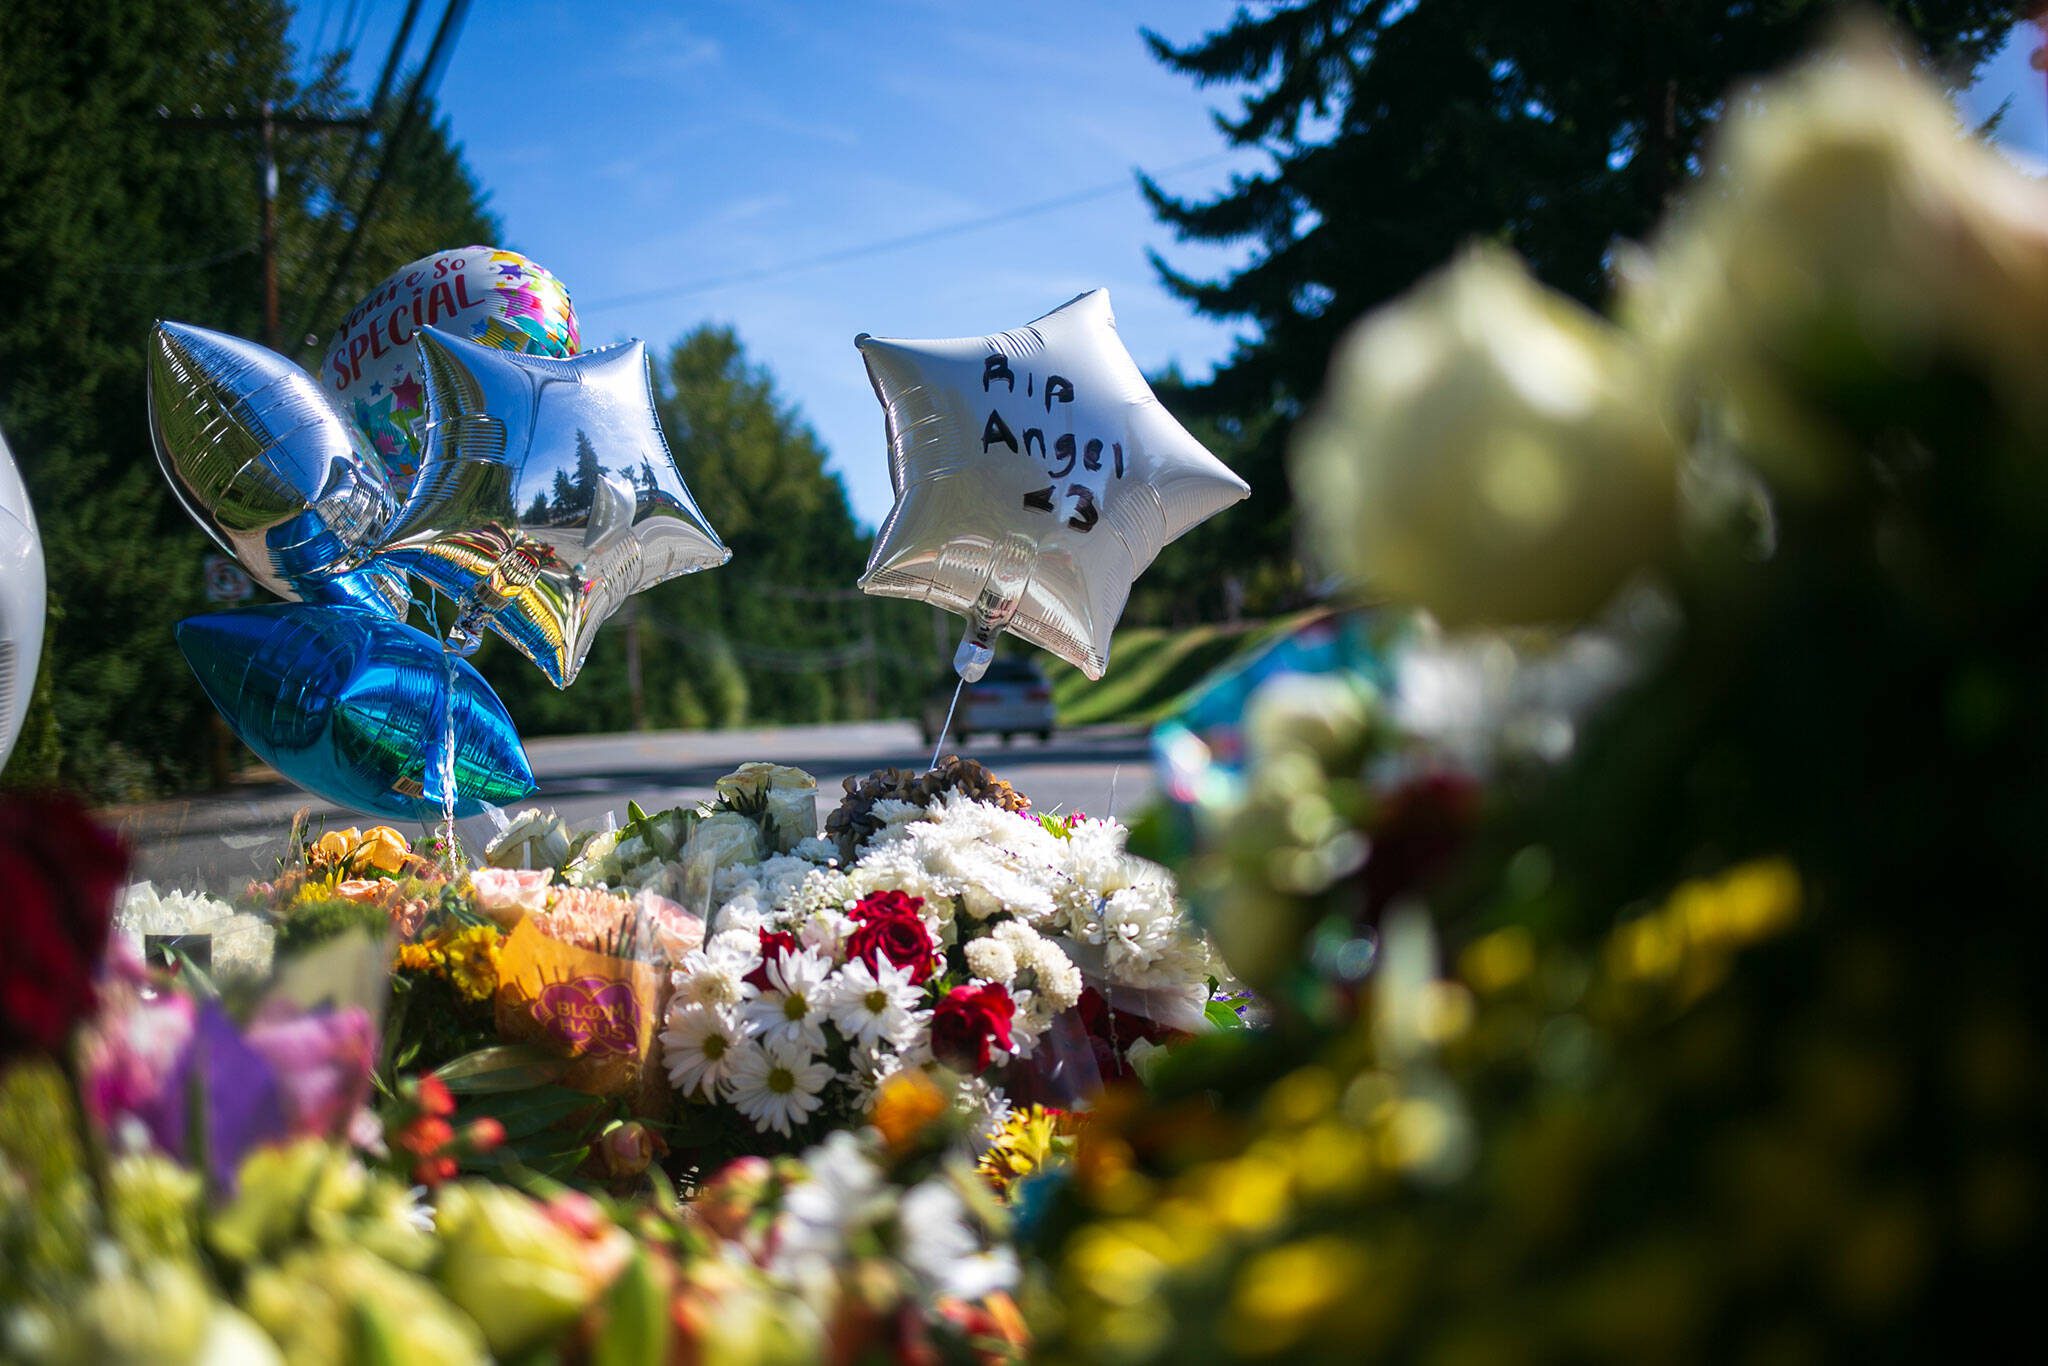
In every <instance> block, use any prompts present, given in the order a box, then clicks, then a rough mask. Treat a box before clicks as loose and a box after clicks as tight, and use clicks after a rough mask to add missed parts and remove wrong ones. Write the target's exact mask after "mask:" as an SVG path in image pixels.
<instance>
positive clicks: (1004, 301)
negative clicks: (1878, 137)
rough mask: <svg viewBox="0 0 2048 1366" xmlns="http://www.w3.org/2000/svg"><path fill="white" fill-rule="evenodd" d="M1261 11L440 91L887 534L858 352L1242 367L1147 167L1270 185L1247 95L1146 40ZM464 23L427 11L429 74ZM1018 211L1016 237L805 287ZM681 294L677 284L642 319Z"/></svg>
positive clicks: (679, 24)
mask: <svg viewBox="0 0 2048 1366" xmlns="http://www.w3.org/2000/svg"><path fill="white" fill-rule="evenodd" d="M1236 3H1237V0H1140V2H1138V3H1130V4H1120V3H1103V2H1100V0H1098V2H1097V3H1088V0H1038V3H1034V4H1030V5H1021V4H965V3H958V2H957V0H863V3H858V4H833V3H822V2H814V3H802V2H801V0H708V2H707V3H699V4H694V5H690V6H687V7H685V6H680V5H663V4H654V3H628V2H627V0H611V2H610V3H604V4H589V3H581V4H575V3H545V4H544V3H520V4H516V5H510V4H481V5H473V6H472V7H471V11H470V14H469V19H468V22H467V23H466V25H465V26H464V28H463V31H462V34H461V38H460V41H459V43H458V45H457V46H456V49H455V52H454V56H453V60H452V61H451V63H450V64H449V67H448V69H447V73H446V76H445V78H444V79H443V81H442V84H441V89H440V98H441V103H442V107H443V109H444V111H445V112H446V114H447V115H448V117H449V118H450V119H451V120H452V122H453V127H454V132H455V136H456V138H457V139H458V140H459V141H460V142H461V143H462V144H463V148H464V151H465V153H466V155H467V157H468V159H469V163H470V165H471V166H472V167H474V168H475V170H476V173H477V175H478V176H479V178H480V179H481V180H482V182H483V184H484V185H485V186H486V187H488V188H489V190H490V192H491V195H492V204H493V207H494V208H495V209H496V210H497V212H498V213H499V215H500V217H501V218H502V219H503V221H504V223H505V225H506V240H505V242H503V243H502V244H500V245H504V246H508V247H511V248H513V249H515V250H519V251H523V252H525V253H526V254H527V255H529V256H532V257H533V258H534V259H535V260H537V261H539V262H540V263H541V264H542V265H545V266H547V267H548V268H549V269H550V270H552V271H554V272H555V273H556V274H557V275H558V276H560V277H561V278H562V279H563V280H564V281H565V282H566V283H567V284H568V285H569V287H570V290H571V292H572V294H573V295H574V297H575V300H576V305H577V313H578V316H579V318H580V320H581V322H582V326H583V335H584V337H585V339H586V341H587V342H589V343H591V344H596V343H601V342H606V341H612V340H617V339H621V338H625V337H643V338H646V339H647V341H648V342H649V343H650V344H651V345H653V346H655V347H657V348H665V347H666V346H667V345H668V344H669V343H671V342H673V341H675V340H676V339H677V338H679V337H681V336H682V335H683V334H684V333H686V332H687V331H689V330H690V329H691V328H692V327H694V326H695V325H696V324H698V323H700V322H703V321H706V320H715V321H720V322H728V323H731V324H732V325H733V326H734V327H735V328H736V329H737V330H738V332H739V335H740V337H741V339H742V341H744V342H745V344H746V346H747V350H748V352H749V354H750V355H751V356H752V357H753V358H754V359H755V360H756V361H757V362H760V363H764V364H766V365H767V366H768V367H769V369H770V370H772V371H773V373H774V375H775V378H776V382H777V384H778V386H779V388H780V390H781V392H782V393H783V395H784V396H785V398H787V399H788V400H790V401H793V402H794V403H796V404H798V405H799V406H800V407H801V409H802V411H803V414H804V416H805V417H806V419H807V420H808V421H809V422H810V423H811V425H812V426H813V427H814V428H815V429H816V430H817V432H818V434H819V436H820V437H821V438H822V439H823V441H824V443H825V445H826V447H827V449H829V450H830V451H831V453H832V460H833V464H834V467H835V468H836V469H837V470H838V471H839V472H840V473H841V474H842V475H843V476H844V478H845V480H846V485H847V489H848V491H849V493H850V494H851V496H852V500H853V506H854V511H855V512H856V514H857V515H859V516H860V518H861V519H862V520H863V521H865V522H867V523H869V524H870V525H872V524H874V523H876V522H878V521H879V520H880V519H881V517H882V515H883V514H884V513H885V512H886V511H887V510H888V506H889V500H890V499H889V479H888V471H887V465H886V460H885V457H884V450H883V439H882V420H881V411H880V408H879V407H878V406H877V405H876V403H875V399H874V394H873V391H872V390H871V389H870V388H869V387H868V382H867V378H866V375H865V372H864V371H863V369H862V367H861V363H860V359H859V356H858V354H857V353H856V352H855V350H854V348H853V338H854V335H855V334H856V333H859V332H863V331H866V332H873V333H876V334H878V335H883V336H903V337H941V336H961V335H971V334H978V333H982V332H992V331H997V330H1000V329H1002V328H1007V327H1014V326H1016V325H1018V324H1020V323H1023V322H1026V321H1028V320H1030V319H1031V318H1034V317H1036V316H1037V315H1039V314H1040V313H1043V312H1045V311H1046V310H1048V309H1050V308H1052V307H1054V306H1056V305H1057V304H1059V303H1062V302H1063V301H1065V300H1066V299H1068V298H1070V297H1072V296H1073V295H1075V294H1077V293H1080V292H1081V291H1082V290H1084V289H1089V288H1093V287H1096V286H1106V287H1107V288H1108V289H1109V291H1110V294H1111V298H1112V299H1113V300H1114V303H1115V306H1116V311H1117V318H1118V324H1119V327H1120V329H1121V332H1122V335H1123V339H1124V342H1125V344H1126V345H1127V346H1129V347H1130V349H1131V352H1132V354H1133V355H1134V356H1135V357H1136V358H1137V360H1138V363H1139V364H1140V365H1141V366H1142V367H1143V368H1144V369H1146V370H1147V371H1148V372H1153V371H1156V370H1158V369H1159V368H1161V367H1163V366H1165V365H1166V364H1167V363H1168V362H1178V363H1179V364H1180V366H1181V367H1182V368H1183V369H1184V370H1185V371H1187V372H1189V373H1190V374H1193V375H1201V374H1205V373H1206V372H1207V371H1208V369H1209V367H1210V366H1212V365H1213V364H1214V363H1215V362H1216V361H1217V360H1219V359H1221V358H1222V357H1224V356H1226V355H1227V354H1228V353H1229V351H1230V348H1231V345H1232V340H1233V338H1232V332H1231V329H1230V327H1229V326H1227V325H1224V324H1218V323H1214V322H1210V321H1207V320H1204V319H1200V318H1197V317H1194V316H1193V315H1192V314H1191V313H1189V311H1188V310H1187V309H1186V307H1185V306H1184V305H1182V304H1181V303H1179V302H1178V301H1176V300H1174V299H1173V298H1171V297H1170V296H1169V295H1167V293H1166V292H1165V291H1164V290H1163V289H1162V288H1161V287H1160V285H1159V284H1158V282H1157V280H1156V278H1155V277H1154V275H1153V272H1152V269H1151V267H1150V265H1149V264H1148V263H1147V261H1146V257H1145V252H1146V248H1147V247H1157V248H1160V249H1162V250H1164V251H1165V252H1166V254H1167V255H1168V257H1169V259H1171V260H1173V261H1174V262H1175V264H1176V265H1178V266H1180V267H1181V268H1183V269H1188V270H1192V271H1195V272H1197V273H1206V272H1211V271H1215V270H1220V269H1223V268H1225V267H1227V266H1228V265H1230V264H1231V263H1232V261H1233V259H1234V256H1233V254H1230V253H1224V252H1220V251H1216V250H1214V249H1203V248H1195V247H1190V246H1185V245H1180V244H1176V243H1174V242H1173V241H1172V240H1171V235H1170V234H1169V233H1168V232H1167V231H1166V230H1165V229H1164V228H1162V227H1161V226H1160V225H1159V224H1158V223H1156V222H1155V221H1154V220H1153V219H1152V217H1151V215H1150V214H1149V213H1148V212H1147V211H1146V209H1145V207H1144V204H1143V203H1142V201H1141V200H1140V199H1139V197H1138V194H1137V191H1136V189H1135V187H1134V186H1133V184H1132V179H1131V172H1132V169H1133V168H1134V167H1142V168H1144V169H1146V170H1147V171H1150V172H1153V173H1155V174H1159V173H1161V172H1165V171H1168V170H1170V169H1171V173H1170V174H1164V175H1161V179H1162V181H1163V182H1164V183H1165V185H1166V186H1167V188H1168V189H1169V190H1171V191H1173V192H1175V193H1181V194H1200V193H1202V192H1204V191H1206V190H1209V189H1213V188H1217V187H1220V186H1222V185H1224V184H1226V183H1227V182H1228V178H1229V176H1230V174H1231V172H1232V171H1233V170H1236V169H1251V168H1253V167H1254V166H1256V164H1257V160H1256V158H1254V157H1250V156H1245V155H1243V154H1236V155H1232V154H1227V153H1224V152H1223V151H1222V144H1221V139H1220V137H1219V136H1218V134H1217V133H1216V132H1215V130H1214V128H1213V127H1212V125H1211V122H1210V114H1209V111H1210V109H1211V107H1212V106H1213V105H1215V104H1216V103H1217V102H1218V101H1220V100H1230V99H1233V98H1234V97H1233V96H1232V95H1231V94H1230V93H1229V92H1228V91H1202V90H1198V89H1196V88H1195V87H1194V86H1193V85H1192V84H1190V83H1189V82H1187V81H1186V80H1184V79H1182V78H1180V77H1177V76H1174V75H1172V74H1170V73H1168V72H1167V71H1165V70H1164V69H1163V68H1161V67H1160V66H1159V65H1158V64H1157V63H1155V62H1154V61H1153V60H1152V59H1151V57H1150V55H1149V53H1148V52H1147V51H1146V50H1145V47H1144V44H1143V42H1142V41H1141V39H1140V37H1139V34H1138V29H1139V27H1140V25H1141V24H1150V25H1152V26H1154V27H1157V28H1160V29H1162V31H1164V32H1165V33H1166V35H1167V36H1168V37H1170V38H1174V39H1177V40H1185V39H1188V38H1192V37H1195V36H1197V35H1199V34H1201V33H1204V32H1207V31H1209V30H1211V29H1214V28H1216V27H1218V26H1220V25H1221V24H1223V23H1224V22H1226V21H1227V20H1228V19H1229V17H1230V13H1231V11H1232V10H1233V9H1234V8H1235V5H1236ZM403 8H404V6H403V5H402V4H400V3H397V0H361V3H344V0H303V2H302V6H301V11H300V14H299V17H298V19H297V21H296V22H295V24H294V28H293V33H294V37H295V39H296V40H297V41H298V43H299V45H300V47H301V49H302V51H304V50H307V49H312V48H315V47H316V46H317V47H318V48H320V49H325V48H329V47H332V46H334V45H335V43H336V42H337V41H338V37H339V33H340V30H341V28H342V24H343V21H344V19H348V18H350V16H351V14H353V16H354V19H353V24H352V30H351V32H352V36H353V35H354V34H359V35H360V36H359V38H358V40H357V41H358V51H359V54H360V56H359V60H358V64H357V68H356V70H357V76H356V82H357V85H358V87H359V88H360V89H362V90H364V91H367V90H368V88H369V87H370V86H371V85H372V84H373V83H374V80H375V76H376V66H377V63H378V62H379V61H380V60H381V59H382V56H383V53H384V51H385V49H386V47H387V46H388V45H389V43H390V39H391V35H392V33H393V31H394V30H395V28H396V26H397V23H398V17H399V15H400V13H401V12H402V10H403ZM439 9H440V7H439V6H438V5H434V4H426V5H423V6H422V10H423V16H422V20H421V22H420V24H419V27H418V30H417V31H416V32H415V35H414V40H413V53H414V55H415V59H417V56H418V55H419V54H422V53H424V51H425V49H426V44H427V39H428V37H429V34H430V30H431V24H432V21H433V19H434V18H435V17H437V16H438V13H439ZM2030 33H2031V31H2030V30H2027V31H2023V33H2022V36H2021V38H2020V40H2017V41H2015V42H2013V43H2011V44H2009V45H2008V48H2007V50H2006V51H2005V52H2004V53H2003V54H2001V57H2000V58H1999V60H1998V61H1997V62H1994V63H1993V64H1992V66H1991V67H1990V68H1989V69H1988V70H1987V72H1986V76H1985V79H1984V81H1983V82H1982V83H1981V86H1980V89H1979V90H1978V91H1976V92H1973V94H1972V97H1971V99H1970V101H1969V103H1970V106H1971V108H1972V110H1973V112H1984V111H1988V109H1989V108H1990V107H1993V106H1995V105H1996V104H1997V102H1998V100H1999V99H2000V98H2003V97H2004V96H2006V95H2012V96H2013V97H2014V102H2013V107H2012V109H2011V111H2010V113H2009V114H2008V116H2007V120H2006V124H2005V132H2006V137H2007V138H2008V139H2009V140H2010V141H2011V142H2012V144H2013V146H2014V149H2015V151H2016V153H2018V154H2019V155H2021V156H2023V157H2032V158H2036V159H2038V160H2039V161H2044V162H2048V107H2044V99H2043V82H2042V78H2041V75H2040V73H2038V72H2035V71H2032V70H2030V69H2029V68H2028V66H2027V52H2028V51H2029V50H2030V47H2031V41H2030V39H2029V37H2028V36H2027V35H2028V34H2030ZM316 38H317V39H318V40H319V41H318V43H317V44H316V42H315V39H316ZM1172 168H1179V169H1172ZM1097 190H1101V191H1102V192H1101V193H1092V194H1087V192H1091V191H1097ZM1083 194H1087V197H1085V198H1079V202H1071V203H1066V204H1063V205H1061V206H1060V207H1057V208H1053V209H1049V210H1045V211H1042V212H1036V213H1028V214H1014V215H1013V214H1012V211H1015V210H1019V209H1025V208H1030V207H1032V206H1038V205H1043V204H1045V203H1047V202H1048V201H1054V200H1059V199H1062V198H1063V197H1068V196H1074V197H1077V198H1078V197H1080V196H1082V195H1083ZM999 215H1010V216H1007V217H1006V218H1005V221H1003V222H1001V223H998V224H995V225H992V226H985V227H980V228H976V229H974V230H970V231H962V232H956V233H951V234H947V235H943V236H937V237H934V238H932V239H931V240H926V241H922V242H920V243H918V244H916V245H913V246H908V247H901V248H896V249H892V250H886V251H878V252H872V253H864V254H861V255H858V256H857V257H855V258H853V259H849V260H844V261H839V262H836V263H833V264H829V265H819V266H813V267H810V268H795V269H791V268H789V267H791V266H793V265H796V264H797V263H802V262H805V261H808V260H810V259H811V258H814V257H817V256H821V255H826V254H829V253H836V252H843V251H847V250H849V249H852V248H859V247H863V246H865V245H867V244H872V243H880V242H886V241H888V240H890V239H893V238H898V237H902V236H906V235H911V234H918V233H922V232H925V231H927V230H935V229H945V228H948V227H949V226H952V225H957V224H963V223H968V222H972V221H974V220H978V219H982V218H987V217H993V216H999ZM419 245H420V254H425V253H426V252H428V251H430V250H434V249H437V248H440V247H444V246H456V245H462V244H459V243H440V242H423V243H421V244H419ZM390 264H391V265H393V266H397V265H399V264H401V263H400V262H396V261H394V262H391V263H390ZM734 277H745V278H741V279H737V280H735V279H734ZM656 291H669V292H667V293H664V294H662V295H661V296H660V297H652V298H641V297H636V296H641V295H647V294H651V293H654V292H656ZM346 308H347V305H346V304H344V305H341V306H340V311H342V312H345V311H346ZM685 470H686V473H687V460H686V461H685Z"/></svg>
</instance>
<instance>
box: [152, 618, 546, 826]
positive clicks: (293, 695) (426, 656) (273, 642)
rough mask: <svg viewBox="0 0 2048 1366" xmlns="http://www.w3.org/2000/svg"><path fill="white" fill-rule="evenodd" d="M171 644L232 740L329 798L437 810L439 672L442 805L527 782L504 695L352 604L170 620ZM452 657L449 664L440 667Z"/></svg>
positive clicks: (390, 812)
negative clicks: (445, 797) (449, 744)
mask: <svg viewBox="0 0 2048 1366" xmlns="http://www.w3.org/2000/svg"><path fill="white" fill-rule="evenodd" d="M178 648H179V649H181V650H183V651H184V652H185V661H186V663H188V664H190V665H191V666H192V672H193V673H195V674H197V675H198V676H199V683H200V686H201V687H203V688H205V689H206V695H207V696H208V697H209V698H211V699H212V701H213V705H214V706H216V707H218V708H219V709H220V714H221V715H222V716H224V717H226V718H227V722H228V725H229V726H231V727H232V728H233V729H234V732H235V734H236V735H238V736H240V737H241V739H242V742H243V743H244V744H246V745H248V746H249V748H250V749H253V750H255V751H256V753H257V754H258V755H259V756H260V757H261V758H262V759H263V761H264V762H265V763H267V764H269V765H270V766H271V767H273V768H275V769H276V770H277V771H278V772H279V773H282V774H284V776H285V777H287V778H289V779H291V780H292V781H293V782H295V783H297V784H298V785H299V786H300V787H303V788H305V789H306V790H307V791H308V792H311V793H313V794H314V795H315V796H319V797H324V798H326V799H327V800H328V801H331V802H333V803H335V804H336V805H337V806H346V807H350V808H353V809H354V810H357V811H364V812H371V813H374V814H376V815H380V816H399V817H411V818H413V819H417V820H421V821H427V820H433V819H436V818H438V817H439V815H440V809H441V800H440V796H441V794H440V784H439V780H438V778H435V777H431V776H430V775H432V774H435V773H437V772H438V771H439V756H440V754H441V753H442V743H443V742H442V735H443V733H444V730H445V729H446V721H445V718H446V716H447V706H448V688H449V686H450V683H451V682H452V683H453V686H454V689H455V695H454V712H453V720H454V727H453V729H454V737H455V792H456V802H455V814H456V815H457V816H473V815H476V814H477V813H478V812H479V811H481V810H482V809H483V806H484V803H486V802H488V803H490V804H491V805H494V806H503V805H505V804H507V803H509V802H514V801H517V800H518V799H519V798H521V797H523V796H525V795H526V794H527V793H529V792H531V791H532V790H533V770H532V768H531V767H529V766H528V764H527V762H526V752H525V750H524V749H523V748H521V746H520V743H519V733H518V731H517V730H516V729H514V727H513V725H512V718H511V716H510V715H508V714H507V713H506V711H505V704H504V703H503V702H501V701H499V700H498V695H497V694H496V693H494V692H492V691H491V687H490V685H489V684H488V683H486V682H484V680H483V676H482V675H481V674H479V673H477V671H476V670H475V669H473V668H471V667H470V666H469V665H468V664H466V663H464V662H463V661H461V660H459V659H453V658H447V659H445V660H444V656H443V654H442V650H441V647H440V646H439V645H438V644H436V643H435V642H434V640H433V639H432V638H431V637H429V636H428V635H426V634H425V633H424V632H421V631H416V630H414V629H413V628H412V627H410V626H406V625H404V624H402V623H400V622H396V621H391V620H389V619H387V618H384V617H381V616H378V615H377V614H376V613H374V612H370V611H364V610H362V609H360V608H354V607H335V606H327V605H321V604H312V603H272V604H268V605H265V606H262V607H247V608H243V609H241V610H239V611H234V612H213V613H209V614H207V615H204V616H197V617H190V618H188V619H186V620H185V621H182V622H180V623H178ZM447 665H452V666H453V667H452V669H451V668H448V667H446V666H447Z"/></svg>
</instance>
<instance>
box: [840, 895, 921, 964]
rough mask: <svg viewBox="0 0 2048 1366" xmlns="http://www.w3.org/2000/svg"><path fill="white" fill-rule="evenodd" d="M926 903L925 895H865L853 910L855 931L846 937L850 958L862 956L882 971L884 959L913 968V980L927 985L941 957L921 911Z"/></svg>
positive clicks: (863, 960)
mask: <svg viewBox="0 0 2048 1366" xmlns="http://www.w3.org/2000/svg"><path fill="white" fill-rule="evenodd" d="M923 905H924V898H923V897H921V896H905V895H904V894H903V893H901V892H871V893H869V894H868V895H867V896H865V897H862V898H861V899H860V901H858V902H857V903H855V905H854V908H853V910H852V911H851V912H849V914H851V915H852V917H853V922H854V930H853V933H852V934H849V935H848V936H846V956H847V958H848V960H849V961H850V960H852V959H855V958H858V959H860V960H861V961H862V962H864V963H866V964H867V965H868V966H869V967H871V968H874V969H876V970H878V971H879V970H880V968H881V966H882V964H883V963H884V962H887V963H889V964H891V965H893V966H895V967H899V968H909V969H910V980H911V981H912V982H913V983H914V984H916V985H918V986H923V985H924V984H925V983H926V982H927V981H929V980H930V979H931V975H932V968H933V966H934V960H935V959H936V958H937V956H938V950H937V946H936V945H934V944H933V943H932V934H931V931H930V930H928V929H926V928H925V926H924V917H923V916H921V915H919V914H918V908H919V907H921V906H923Z"/></svg>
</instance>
